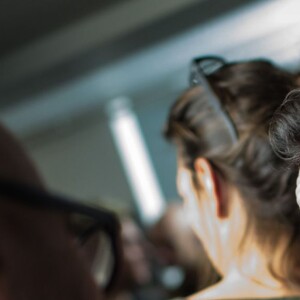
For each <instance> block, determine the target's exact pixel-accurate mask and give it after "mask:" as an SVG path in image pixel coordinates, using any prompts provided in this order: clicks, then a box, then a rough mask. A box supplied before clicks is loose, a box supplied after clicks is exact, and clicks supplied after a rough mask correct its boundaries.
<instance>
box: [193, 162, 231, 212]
mask: <svg viewBox="0 0 300 300" xmlns="http://www.w3.org/2000/svg"><path fill="white" fill-rule="evenodd" d="M194 168H195V170H196V174H197V179H198V181H199V183H200V185H201V188H203V189H204V191H205V193H206V194H207V196H208V198H209V201H211V204H212V206H213V208H214V210H215V213H216V215H217V216H218V217H219V218H225V217H226V216H227V203H225V197H223V196H222V195H223V193H222V191H221V189H222V186H221V180H220V178H219V176H218V175H217V174H216V172H215V171H214V169H213V168H212V166H211V164H210V162H209V161H208V160H207V159H205V158H202V157H200V158H197V159H196V161H195V164H194Z"/></svg>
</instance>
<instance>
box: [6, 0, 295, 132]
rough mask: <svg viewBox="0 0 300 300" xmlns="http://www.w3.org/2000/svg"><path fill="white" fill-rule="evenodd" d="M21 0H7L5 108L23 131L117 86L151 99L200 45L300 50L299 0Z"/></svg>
mask: <svg viewBox="0 0 300 300" xmlns="http://www.w3.org/2000/svg"><path fill="white" fill-rule="evenodd" d="M23 2H25V1H23V0H19V1H17V0H2V1H1V3H0V20H1V21H0V22H2V23H0V34H1V39H2V40H3V41H6V42H5V43H3V44H4V46H3V48H2V49H1V51H0V118H1V120H2V121H4V122H5V123H6V124H7V125H8V126H9V127H11V128H12V129H13V130H15V131H16V132H18V133H21V134H22V133H23V132H25V131H31V130H33V128H42V127H43V126H44V127H47V126H51V124H54V123H56V122H58V121H61V120H63V121H65V120H66V119H68V118H69V117H70V116H76V115H80V114H82V113H83V112H84V111H93V110H94V109H95V107H99V105H103V104H105V103H107V102H109V101H110V99H113V98H115V97H118V96H120V95H121V96H124V95H125V96H128V97H131V98H133V99H143V101H153V98H155V97H156V96H155V95H156V94H157V93H161V94H162V93H166V92H170V91H172V89H173V91H174V88H175V89H178V88H181V87H182V83H184V84H186V72H187V70H186V68H187V66H188V63H189V61H190V58H191V57H194V56H195V55H199V54H207V53H212V52H213V53H216V54H220V55H225V57H227V58H228V59H245V58H250V57H253V56H255V57H256V56H267V57H270V58H272V59H274V60H276V61H278V62H280V63H282V64H288V63H289V64H294V65H296V64H295V62H296V61H298V59H299V57H300V55H299V51H298V49H300V47H299V45H300V32H299V30H298V28H299V25H300V24H299V23H300V22H299V18H298V16H297V12H298V11H299V9H300V7H299V4H300V3H299V1H298V0H286V1H285V2H282V1H281V0H213V1H212V0H185V1H182V0H164V1H161V0H126V1H121V0H113V1H112V0H109V1H103V0H102V1H101V4H100V3H98V2H97V1H94V0H90V1H79V0H73V1H66V0H65V1H61V0H44V1H43V5H41V4H40V1H32V0H27V1H26V5H25V4H24V3H23ZM99 2H100V1H99ZM28 3H31V4H28ZM45 3H48V4H49V5H48V6H47V5H46V4H45ZM283 3H284V5H283ZM154 4H156V5H154ZM14 7H15V8H16V7H17V9H14ZM287 33H288V34H287ZM156 98H157V99H159V98H160V96H159V95H157V97H156Z"/></svg>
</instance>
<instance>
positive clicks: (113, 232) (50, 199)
mask: <svg viewBox="0 0 300 300" xmlns="http://www.w3.org/2000/svg"><path fill="white" fill-rule="evenodd" d="M0 194H1V195H4V196H7V197H9V198H11V199H12V200H14V201H15V202H16V203H18V204H21V205H26V206H30V207H31V208H37V209H48V210H58V211H61V212H64V213H77V214H81V215H85V216H88V217H90V218H93V219H95V221H96V223H95V225H94V226H92V227H89V228H88V230H86V231H85V232H84V233H83V234H81V235H80V236H79V239H80V240H81V241H83V240H84V239H85V238H86V237H87V236H88V235H90V234H91V233H92V232H95V231H96V230H100V228H101V230H102V231H104V232H105V233H106V234H107V235H108V236H109V237H110V240H111V242H112V251H113V253H114V259H115V260H114V266H113V270H112V275H111V276H110V280H109V282H108V284H107V285H106V286H105V288H104V290H105V291H110V290H111V289H112V287H113V286H114V285H115V281H116V279H117V277H118V273H119V272H118V271H119V269H120V267H121V263H122V250H121V246H120V223H119V221H118V219H117V217H116V216H115V214H114V213H112V212H110V211H108V210H106V209H103V208H101V209H100V208H93V207H91V206H88V205H84V204H81V203H79V202H78V201H76V200H71V199H69V198H67V197H64V196H59V195H56V194H53V193H49V192H47V191H46V190H42V189H40V188H37V187H34V186H31V185H28V184H24V183H19V182H14V181H8V180H7V181H6V180H0Z"/></svg>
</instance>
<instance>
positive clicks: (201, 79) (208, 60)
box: [190, 56, 238, 142]
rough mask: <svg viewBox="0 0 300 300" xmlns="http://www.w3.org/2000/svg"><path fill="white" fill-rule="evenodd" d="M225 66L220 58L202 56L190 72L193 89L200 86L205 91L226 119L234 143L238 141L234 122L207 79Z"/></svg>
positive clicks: (193, 64) (194, 63)
mask: <svg viewBox="0 0 300 300" xmlns="http://www.w3.org/2000/svg"><path fill="white" fill-rule="evenodd" d="M225 65H226V62H225V60H224V59H223V58H221V57H218V56H202V57H197V58H195V59H193V60H192V65H191V71H190V85H191V86H192V87H193V86H197V85H200V86H202V87H203V88H204V89H205V92H206V93H207V94H208V95H209V99H210V102H211V104H212V106H213V108H214V109H215V111H216V112H217V113H218V114H219V115H220V116H221V117H222V118H223V119H224V122H225V125H226V127H227V128H228V132H229V135H230V137H231V139H232V142H236V141H237V139H238V131H237V129H236V127H235V125H234V122H233V120H232V119H231V117H230V115H229V114H228V112H227V110H226V108H225V107H224V106H223V105H222V103H221V101H220V99H219V98H218V96H217V95H216V93H215V92H214V90H213V88H212V86H211V84H210V83H209V81H208V79H207V77H208V76H210V75H212V74H213V73H215V72H217V71H218V70H219V69H220V68H222V67H223V66H225Z"/></svg>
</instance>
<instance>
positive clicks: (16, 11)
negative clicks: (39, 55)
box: [0, 0, 121, 56]
mask: <svg viewBox="0 0 300 300" xmlns="http://www.w3.org/2000/svg"><path fill="white" fill-rule="evenodd" d="M120 1H121V0H101V1H99V0H84V1H82V0H42V1H37V0H26V1H22V0H1V1H0V37H1V48H0V56H4V55H9V54H10V53H12V52H14V51H15V50H17V49H18V48H20V47H22V46H24V45H25V44H28V43H30V42H32V41H34V40H36V39H38V38H39V37H41V36H45V35H47V34H50V33H52V32H54V31H56V30H59V29H61V28H63V27H65V26H68V25H70V24H72V23H74V22H76V21H78V20H80V19H82V18H84V17H86V16H88V15H91V14H93V13H94V12H95V11H99V10H104V9H107V8H108V7H109V6H112V5H115V4H116V3H117V2H120Z"/></svg>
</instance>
